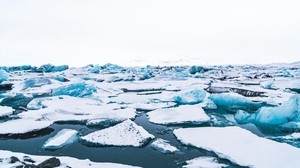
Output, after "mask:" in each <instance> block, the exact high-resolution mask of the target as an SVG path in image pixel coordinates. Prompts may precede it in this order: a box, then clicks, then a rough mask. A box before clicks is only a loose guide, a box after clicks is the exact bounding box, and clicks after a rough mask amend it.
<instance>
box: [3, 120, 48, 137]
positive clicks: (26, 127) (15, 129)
mask: <svg viewBox="0 0 300 168" xmlns="http://www.w3.org/2000/svg"><path fill="white" fill-rule="evenodd" d="M51 124H52V122H48V121H34V120H26V119H16V120H9V121H6V122H3V123H0V134H24V133H28V132H32V131H37V130H41V129H43V128H47V127H48V126H50V125H51Z"/></svg>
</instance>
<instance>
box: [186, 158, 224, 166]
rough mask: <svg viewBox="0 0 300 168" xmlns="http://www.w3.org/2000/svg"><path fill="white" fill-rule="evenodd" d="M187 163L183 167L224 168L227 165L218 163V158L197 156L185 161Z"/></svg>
mask: <svg viewBox="0 0 300 168" xmlns="http://www.w3.org/2000/svg"><path fill="white" fill-rule="evenodd" d="M186 163H187V165H185V166H183V168H224V167H228V165H225V164H221V163H218V160H217V159H216V158H213V157H198V158H195V159H192V160H188V161H186Z"/></svg>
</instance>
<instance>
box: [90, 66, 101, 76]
mask: <svg viewBox="0 0 300 168" xmlns="http://www.w3.org/2000/svg"><path fill="white" fill-rule="evenodd" d="M100 70H101V67H100V66H99V65H95V66H92V67H91V68H90V69H89V72H91V73H95V74H98V73H100Z"/></svg>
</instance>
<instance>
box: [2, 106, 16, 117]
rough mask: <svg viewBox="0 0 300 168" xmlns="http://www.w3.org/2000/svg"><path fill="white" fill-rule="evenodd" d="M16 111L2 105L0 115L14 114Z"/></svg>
mask: <svg viewBox="0 0 300 168" xmlns="http://www.w3.org/2000/svg"><path fill="white" fill-rule="evenodd" d="M13 111H14V109H13V108H11V107H6V106H0V117H4V116H8V115H10V114H12V113H13Z"/></svg>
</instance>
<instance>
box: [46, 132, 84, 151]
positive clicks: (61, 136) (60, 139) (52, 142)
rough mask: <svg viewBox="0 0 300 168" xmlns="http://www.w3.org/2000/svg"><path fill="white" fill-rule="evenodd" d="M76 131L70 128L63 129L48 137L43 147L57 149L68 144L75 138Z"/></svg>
mask: <svg viewBox="0 0 300 168" xmlns="http://www.w3.org/2000/svg"><path fill="white" fill-rule="evenodd" d="M77 134H78V131H76V130H72V129H63V130H61V131H59V132H58V133H57V134H56V135H55V136H54V137H52V138H49V139H48V140H47V141H46V142H45V144H44V145H43V148H45V149H59V148H62V147H64V146H66V145H69V144H71V143H73V142H75V141H76V140H77Z"/></svg>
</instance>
